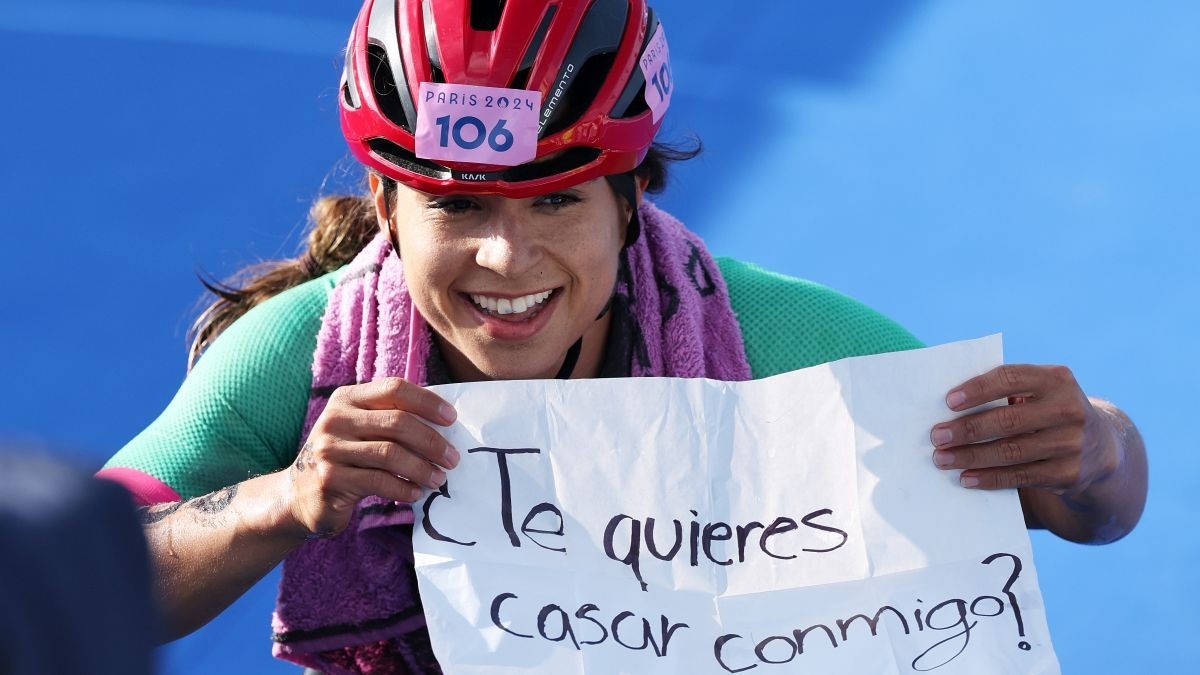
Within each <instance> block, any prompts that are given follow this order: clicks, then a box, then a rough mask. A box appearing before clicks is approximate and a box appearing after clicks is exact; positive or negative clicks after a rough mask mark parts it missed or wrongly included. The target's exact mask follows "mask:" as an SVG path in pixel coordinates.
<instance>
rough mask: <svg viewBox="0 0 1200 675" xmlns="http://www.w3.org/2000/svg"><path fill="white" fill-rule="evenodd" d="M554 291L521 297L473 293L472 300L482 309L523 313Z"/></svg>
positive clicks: (543, 300) (547, 297) (505, 312)
mask: <svg viewBox="0 0 1200 675" xmlns="http://www.w3.org/2000/svg"><path fill="white" fill-rule="evenodd" d="M553 293H554V291H542V292H541V293H530V294H529V295H524V296H521V297H519V298H512V299H511V300H510V299H509V298H492V297H488V296H486V295H483V294H472V295H471V301H472V302H474V303H475V304H476V305H477V306H479V308H480V309H486V310H488V311H490V312H495V313H496V314H521V313H523V312H527V311H529V310H530V309H533V308H534V307H535V306H536V305H540V304H542V303H543V302H545V301H546V300H547V299H549V298H550V296H551V295H552V294H553Z"/></svg>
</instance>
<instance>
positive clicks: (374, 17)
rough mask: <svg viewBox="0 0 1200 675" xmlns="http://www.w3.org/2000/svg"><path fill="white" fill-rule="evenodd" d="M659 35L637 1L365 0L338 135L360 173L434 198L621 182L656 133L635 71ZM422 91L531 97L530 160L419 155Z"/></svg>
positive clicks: (656, 120)
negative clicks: (454, 89)
mask: <svg viewBox="0 0 1200 675" xmlns="http://www.w3.org/2000/svg"><path fill="white" fill-rule="evenodd" d="M658 26H659V24H658V21H657V19H656V17H655V16H654V13H653V10H651V9H650V8H649V7H648V6H647V5H646V2H645V0H366V2H365V3H364V5H363V8H362V11H361V12H360V13H359V16H358V20H357V21H356V22H355V25H354V30H353V32H352V33H351V36H350V43H349V46H348V48H347V52H346V66H345V73H344V75H343V79H342V88H341V97H340V98H341V119H342V131H343V133H344V134H345V136H346V141H347V142H348V143H349V144H350V149H351V151H352V152H353V153H354V155H355V156H356V157H357V158H358V159H359V160H360V161H362V162H363V163H364V164H366V165H367V166H368V167H370V168H372V169H375V170H377V171H379V172H380V173H382V174H383V175H385V176H388V177H390V178H393V179H395V180H397V181H399V182H401V183H404V184H405V185H408V186H410V187H412V188H415V189H417V190H421V191H423V192H427V193H433V194H449V193H453V192H471V193H485V194H497V195H503V196H506V197H514V198H520V197H530V196H534V195H538V194H545V193H547V192H553V191H555V190H559V189H562V188H565V187H568V186H571V185H575V184H578V183H581V182H584V181H587V180H591V179H593V178H597V177H600V176H609V175H613V174H621V173H626V172H630V171H632V170H633V169H634V168H636V167H637V166H638V164H639V163H641V161H642V159H643V158H644V157H645V156H646V152H647V150H648V149H649V148H650V143H651V141H653V139H654V135H655V133H657V131H658V128H659V127H660V126H661V124H662V117H661V111H659V112H658V113H656V114H652V111H651V109H650V105H649V104H648V103H647V100H646V98H647V97H646V78H645V76H644V75H643V70H642V67H641V65H640V63H639V60H640V59H641V58H642V57H643V56H644V52H647V53H648V52H650V51H653V50H654V49H655V48H656V44H658V42H657V40H656V41H655V44H650V43H651V39H652V38H654V37H655V35H656V31H657V30H658ZM648 47H649V49H648ZM668 75H669V72H666V73H664V82H663V83H661V85H660V84H658V83H656V85H655V87H656V88H658V87H660V86H669V83H667V82H665V80H666V77H667V76H668ZM424 82H430V83H445V84H450V85H475V86H482V87H496V88H505V89H519V90H526V91H530V92H538V93H539V94H540V96H541V110H540V111H537V112H538V118H537V122H538V129H537V135H536V152H535V153H534V158H533V159H532V160H530V161H525V162H523V163H520V164H517V165H515V166H503V165H496V164H474V163H465V162H461V161H449V160H446V159H439V160H431V159H428V158H423V157H418V155H417V141H416V131H417V128H418V116H419V115H421V112H422V103H421V97H420V95H419V92H420V91H421V83H424ZM659 94H660V96H661V89H659ZM668 100H669V99H668ZM531 110H532V107H531ZM444 138H445V135H443V139H444ZM479 138H480V139H482V133H481V134H480V135H479ZM529 139H530V140H529V143H531V144H532V143H533V142H534V141H533V139H532V131H531V132H529ZM443 142H444V141H443Z"/></svg>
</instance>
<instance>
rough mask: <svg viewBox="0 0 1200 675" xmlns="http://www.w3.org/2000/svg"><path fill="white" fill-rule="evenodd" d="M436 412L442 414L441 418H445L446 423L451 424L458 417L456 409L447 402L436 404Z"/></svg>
mask: <svg viewBox="0 0 1200 675" xmlns="http://www.w3.org/2000/svg"><path fill="white" fill-rule="evenodd" d="M438 414H440V415H441V416H442V419H443V420H445V422H446V424H453V423H454V420H455V419H456V418H457V417H458V411H456V410H455V409H454V407H453V406H451V405H450V404H449V403H443V404H441V405H440V406H438Z"/></svg>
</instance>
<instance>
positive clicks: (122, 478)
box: [96, 467, 182, 506]
mask: <svg viewBox="0 0 1200 675" xmlns="http://www.w3.org/2000/svg"><path fill="white" fill-rule="evenodd" d="M96 478H102V479H104V480H110V481H113V482H114V483H118V484H120V485H121V486H122V487H124V488H125V489H126V490H129V493H130V494H131V495H133V500H134V501H135V502H137V505H138V506H151V505H153V504H162V503H163V502H177V501H180V499H182V498H181V497H180V496H179V493H178V492H175V491H174V490H172V489H171V486H169V485H167V484H166V483H164V482H162V481H160V480H159V479H157V478H155V477H154V476H151V475H150V474H148V473H143V472H141V471H138V470H137V469H127V468H125V467H112V468H110V469H102V470H100V471H99V472H97V473H96Z"/></svg>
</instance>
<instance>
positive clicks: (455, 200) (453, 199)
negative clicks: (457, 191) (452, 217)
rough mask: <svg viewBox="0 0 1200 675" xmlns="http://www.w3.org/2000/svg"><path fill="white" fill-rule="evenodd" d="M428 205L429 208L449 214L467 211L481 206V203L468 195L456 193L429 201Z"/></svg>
mask: <svg viewBox="0 0 1200 675" xmlns="http://www.w3.org/2000/svg"><path fill="white" fill-rule="evenodd" d="M427 206H428V208H431V209H435V210H437V211H441V212H443V213H448V214H455V213H466V212H467V211H470V210H472V209H477V208H479V204H478V203H476V202H475V200H473V199H470V198H468V197H460V196H455V195H451V196H449V197H442V198H441V199H435V200H434V201H431V202H429V204H428V205H427Z"/></svg>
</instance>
